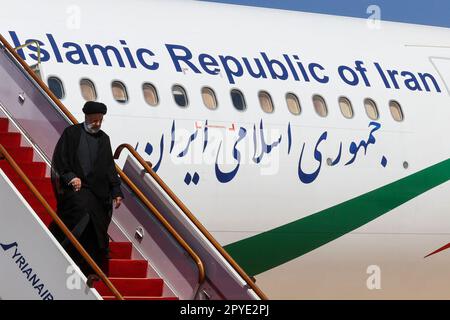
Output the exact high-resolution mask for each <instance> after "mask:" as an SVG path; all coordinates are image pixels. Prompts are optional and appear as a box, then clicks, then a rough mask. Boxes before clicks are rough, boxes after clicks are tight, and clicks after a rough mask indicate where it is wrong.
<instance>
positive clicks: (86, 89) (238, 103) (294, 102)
mask: <svg viewBox="0 0 450 320" xmlns="http://www.w3.org/2000/svg"><path fill="white" fill-rule="evenodd" d="M48 86H49V88H50V90H51V91H52V92H53V93H54V94H55V95H56V97H57V98H58V99H63V98H64V96H65V90H64V85H63V83H62V81H61V80H60V79H59V78H58V77H54V76H52V77H49V78H48ZM80 89H81V95H82V96H83V98H84V99H85V100H86V101H95V100H97V90H96V88H95V85H94V82H92V81H91V80H89V79H81V80H80ZM111 90H112V95H113V97H114V100H116V101H117V102H119V103H126V102H128V92H127V89H126V86H125V85H124V84H123V83H122V82H121V81H113V82H112V84H111ZM142 92H143V95H144V100H145V102H146V103H147V104H148V105H150V106H153V107H156V106H158V105H159V96H158V92H157V90H156V87H155V86H154V85H153V84H151V83H144V84H143V85H142ZM201 94H202V100H203V103H204V105H205V107H206V108H208V109H210V110H215V109H217V107H218V101H217V98H216V94H215V92H214V90H213V89H212V88H209V87H203V88H202V90H201ZM172 95H173V98H174V101H175V103H176V104H177V105H178V106H179V107H181V108H186V107H188V105H189V99H188V95H187V93H186V90H185V89H184V88H183V87H182V86H180V85H174V86H173V87H172ZM230 96H231V102H232V104H233V106H234V107H235V108H236V109H237V110H239V111H245V110H246V109H247V105H246V102H245V97H244V94H243V93H242V92H241V91H240V90H238V89H232V90H231V91H230ZM258 99H259V103H260V106H261V109H262V110H263V111H264V112H266V113H273V112H274V104H273V101H272V97H271V95H270V94H269V93H268V92H267V91H260V92H259V93H258ZM286 105H287V108H288V110H289V111H290V112H291V113H292V114H294V115H299V114H300V113H301V105H300V100H299V99H298V97H297V95H295V94H294V93H292V92H289V93H287V94H286ZM313 105H314V109H315V111H316V113H317V114H318V115H319V116H321V117H326V116H328V107H327V103H326V102H325V99H324V98H323V97H322V96H320V95H314V96H313ZM339 107H340V110H341V113H342V115H343V116H344V117H345V118H347V119H351V118H353V116H354V111H353V106H352V103H351V101H350V100H349V99H348V98H346V97H340V98H339ZM364 108H365V110H366V114H367V116H368V117H369V118H370V119H371V120H377V119H378V118H379V117H380V113H379V110H378V107H377V104H376V103H375V101H374V100H372V99H370V98H367V99H365V100H364ZM389 110H390V113H391V115H392V118H393V119H394V120H395V121H399V122H401V121H403V119H404V115H403V110H402V107H401V105H400V104H399V103H398V102H397V101H395V100H391V101H390V102H389Z"/></svg>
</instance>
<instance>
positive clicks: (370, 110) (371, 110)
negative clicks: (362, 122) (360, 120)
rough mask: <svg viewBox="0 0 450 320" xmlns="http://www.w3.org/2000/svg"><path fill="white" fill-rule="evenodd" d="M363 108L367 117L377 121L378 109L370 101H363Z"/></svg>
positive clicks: (373, 102)
mask: <svg viewBox="0 0 450 320" xmlns="http://www.w3.org/2000/svg"><path fill="white" fill-rule="evenodd" d="M364 107H365V109H366V113H367V116H368V117H369V118H370V119H372V120H377V119H378V118H379V117H380V115H379V113H378V108H377V105H376V103H375V101H373V100H372V99H365V100H364Z"/></svg>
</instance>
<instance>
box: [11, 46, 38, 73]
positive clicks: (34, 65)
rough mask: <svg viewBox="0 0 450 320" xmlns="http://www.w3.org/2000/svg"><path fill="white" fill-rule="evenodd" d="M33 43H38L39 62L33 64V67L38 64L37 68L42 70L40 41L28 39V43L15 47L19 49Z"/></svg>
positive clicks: (16, 49) (15, 49)
mask: <svg viewBox="0 0 450 320" xmlns="http://www.w3.org/2000/svg"><path fill="white" fill-rule="evenodd" d="M32 44H36V48H37V50H36V51H37V63H36V64H35V65H32V66H31V67H34V66H37V67H36V70H37V71H38V72H40V71H41V44H40V43H39V41H37V40H28V41H27V42H26V43H24V44H22V45H20V46H18V47H15V48H14V51H18V50H20V49H23V48H25V47H29V46H31V45H32ZM31 67H30V68H31Z"/></svg>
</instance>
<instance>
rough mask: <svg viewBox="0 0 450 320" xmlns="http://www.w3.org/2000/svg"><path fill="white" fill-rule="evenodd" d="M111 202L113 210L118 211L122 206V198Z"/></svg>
mask: <svg viewBox="0 0 450 320" xmlns="http://www.w3.org/2000/svg"><path fill="white" fill-rule="evenodd" d="M113 202H114V208H115V209H118V208H119V207H120V205H121V204H122V197H117V198H114V200H113Z"/></svg>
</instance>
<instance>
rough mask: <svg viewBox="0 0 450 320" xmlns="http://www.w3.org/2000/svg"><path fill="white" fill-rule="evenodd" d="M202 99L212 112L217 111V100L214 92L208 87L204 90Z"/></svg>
mask: <svg viewBox="0 0 450 320" xmlns="http://www.w3.org/2000/svg"><path fill="white" fill-rule="evenodd" d="M202 99H203V103H204V104H205V107H207V108H208V109H210V110H215V109H217V99H216V94H215V93H214V90H213V89H211V88H208V87H203V88H202Z"/></svg>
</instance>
